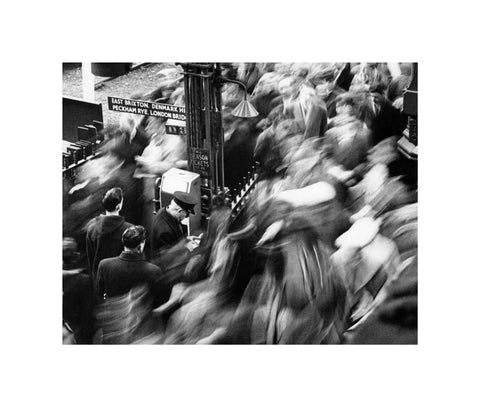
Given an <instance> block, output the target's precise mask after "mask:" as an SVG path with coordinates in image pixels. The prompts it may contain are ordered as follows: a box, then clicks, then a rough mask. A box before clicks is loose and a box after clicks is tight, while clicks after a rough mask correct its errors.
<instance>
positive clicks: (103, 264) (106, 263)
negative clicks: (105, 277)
mask: <svg viewBox="0 0 480 407" xmlns="http://www.w3.org/2000/svg"><path fill="white" fill-rule="evenodd" d="M119 262H121V259H120V256H116V257H108V258H106V259H103V260H101V261H100V263H98V268H99V269H100V268H108V267H111V266H113V265H116V264H118V263H119Z"/></svg>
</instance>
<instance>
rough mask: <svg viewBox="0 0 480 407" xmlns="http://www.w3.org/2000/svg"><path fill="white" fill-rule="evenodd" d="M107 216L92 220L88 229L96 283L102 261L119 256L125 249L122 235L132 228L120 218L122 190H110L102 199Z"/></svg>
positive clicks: (92, 268) (91, 262)
mask: <svg viewBox="0 0 480 407" xmlns="http://www.w3.org/2000/svg"><path fill="white" fill-rule="evenodd" d="M102 205H103V208H104V209H105V215H100V216H97V217H96V218H94V219H92V220H91V221H90V223H89V225H88V228H87V257H88V265H89V268H90V272H91V273H92V277H93V281H94V283H95V282H96V281H97V269H98V264H99V263H100V261H101V260H103V259H106V258H108V257H115V256H118V255H119V254H120V253H121V252H122V249H123V244H122V234H123V232H124V231H125V230H126V229H127V228H129V227H130V226H132V225H131V224H130V223H128V222H126V221H125V219H124V218H123V217H122V216H120V211H121V210H122V206H123V192H122V190H121V188H112V189H109V190H108V191H107V192H106V193H105V195H104V196H103V199H102Z"/></svg>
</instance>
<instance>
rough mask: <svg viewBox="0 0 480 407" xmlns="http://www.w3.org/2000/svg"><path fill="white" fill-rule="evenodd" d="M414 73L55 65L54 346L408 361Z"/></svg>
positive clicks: (412, 302)
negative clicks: (382, 348)
mask: <svg viewBox="0 0 480 407" xmlns="http://www.w3.org/2000/svg"><path fill="white" fill-rule="evenodd" d="M419 69H421V66H420V68H419V64H418V63H416V62H340V63H332V62H324V63H318V62H315V63H298V62H295V63H285V62H283V63H268V62H253V63H245V62H241V63H238V62H233V63H206V62H201V63H192V62H188V63H183V62H182V63H141V62H140V63H72V62H68V63H67V62H64V63H63V95H62V98H63V141H62V143H63V149H62V158H63V168H62V181H63V343H64V344H267V345H274V344H417V329H418V326H417V294H418V270H417V255H418V248H417V218H418V216H417V212H418V210H417V206H418V199H417V191H418V182H417V160H418V154H417V143H418V130H417V119H418V112H417V98H418V71H419Z"/></svg>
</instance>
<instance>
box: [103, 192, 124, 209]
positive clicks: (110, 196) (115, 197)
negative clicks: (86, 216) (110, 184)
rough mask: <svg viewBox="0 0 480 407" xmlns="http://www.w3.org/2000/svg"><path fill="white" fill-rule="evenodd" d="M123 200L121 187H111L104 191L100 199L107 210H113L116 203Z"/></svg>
mask: <svg viewBox="0 0 480 407" xmlns="http://www.w3.org/2000/svg"><path fill="white" fill-rule="evenodd" d="M122 200H123V191H122V189H121V188H118V187H117V188H112V189H109V190H108V191H107V192H105V195H103V199H102V205H103V207H104V208H105V210H106V211H107V212H112V211H114V210H115V208H116V207H117V205H118V204H119V203H120V202H122Z"/></svg>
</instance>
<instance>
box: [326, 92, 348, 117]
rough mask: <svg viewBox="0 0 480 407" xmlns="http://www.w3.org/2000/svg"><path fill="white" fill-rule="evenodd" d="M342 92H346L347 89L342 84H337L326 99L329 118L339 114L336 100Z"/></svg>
mask: <svg viewBox="0 0 480 407" xmlns="http://www.w3.org/2000/svg"><path fill="white" fill-rule="evenodd" d="M342 93H345V90H344V89H342V88H341V87H340V86H338V85H336V86H335V87H334V88H333V90H332V92H331V93H330V94H329V95H328V97H327V98H326V99H325V104H326V106H327V113H328V118H329V119H330V118H332V117H335V116H336V115H337V104H336V102H335V100H336V99H337V96H338V95H341V94H342Z"/></svg>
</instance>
